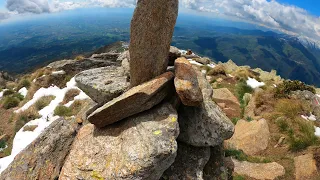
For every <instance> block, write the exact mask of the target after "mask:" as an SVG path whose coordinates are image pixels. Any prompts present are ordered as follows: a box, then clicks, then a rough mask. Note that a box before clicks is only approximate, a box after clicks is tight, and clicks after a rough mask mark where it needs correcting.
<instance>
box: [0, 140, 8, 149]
mask: <svg viewBox="0 0 320 180" xmlns="http://www.w3.org/2000/svg"><path fill="white" fill-rule="evenodd" d="M6 146H7V143H6V141H4V140H1V141H0V149H4V148H6Z"/></svg>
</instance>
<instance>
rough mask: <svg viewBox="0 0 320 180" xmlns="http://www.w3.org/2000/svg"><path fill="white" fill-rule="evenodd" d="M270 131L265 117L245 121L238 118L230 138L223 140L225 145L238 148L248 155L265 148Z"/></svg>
mask: <svg viewBox="0 0 320 180" xmlns="http://www.w3.org/2000/svg"><path fill="white" fill-rule="evenodd" d="M269 138H270V131H269V127H268V123H267V121H266V120H265V119H261V120H259V121H256V120H254V121H251V122H247V121H245V120H239V121H238V122H237V125H236V126H235V132H234V135H233V136H232V138H231V139H229V140H227V141H225V146H226V147H227V148H230V149H240V150H243V152H244V153H246V154H248V155H255V154H256V153H258V152H260V151H263V150H265V149H266V148H267V147H268V142H269Z"/></svg>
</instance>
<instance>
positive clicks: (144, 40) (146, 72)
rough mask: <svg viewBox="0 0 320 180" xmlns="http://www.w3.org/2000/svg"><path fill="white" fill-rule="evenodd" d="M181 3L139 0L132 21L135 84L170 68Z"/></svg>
mask: <svg viewBox="0 0 320 180" xmlns="http://www.w3.org/2000/svg"><path fill="white" fill-rule="evenodd" d="M178 4H179V1H178V0H138V2H137V7H136V9H135V12H134V15H133V18H132V21H131V40H130V74H131V86H137V85H139V84H141V83H143V82H146V81H149V80H151V79H153V78H154V77H156V76H159V75H160V74H162V73H163V72H164V71H165V70H166V69H167V66H168V54H169V50H170V43H171V38H172V35H173V31H174V26H175V24H176V20H177V16H178Z"/></svg>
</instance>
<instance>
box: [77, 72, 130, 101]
mask: <svg viewBox="0 0 320 180" xmlns="http://www.w3.org/2000/svg"><path fill="white" fill-rule="evenodd" d="M75 80H76V82H77V85H78V87H79V88H80V89H81V90H82V91H84V92H85V93H86V94H87V95H88V96H89V97H90V98H92V99H93V100H94V101H95V102H97V103H98V104H104V103H106V102H108V101H110V100H112V99H113V98H116V97H118V96H120V95H121V94H122V93H123V92H124V91H125V90H126V89H127V88H128V87H129V86H130V83H129V82H128V81H127V77H126V76H124V75H123V69H122V68H121V67H116V66H109V67H104V68H98V69H91V70H87V71H83V72H81V73H79V74H78V75H77V76H76V77H75Z"/></svg>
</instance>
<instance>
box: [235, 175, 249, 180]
mask: <svg viewBox="0 0 320 180" xmlns="http://www.w3.org/2000/svg"><path fill="white" fill-rule="evenodd" d="M232 179H233V180H246V178H245V177H243V176H240V175H235V176H233V178H232Z"/></svg>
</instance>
